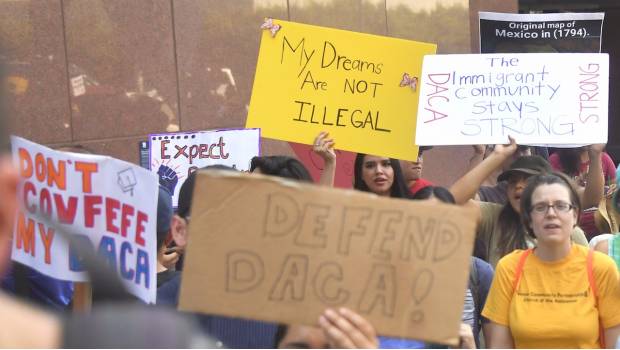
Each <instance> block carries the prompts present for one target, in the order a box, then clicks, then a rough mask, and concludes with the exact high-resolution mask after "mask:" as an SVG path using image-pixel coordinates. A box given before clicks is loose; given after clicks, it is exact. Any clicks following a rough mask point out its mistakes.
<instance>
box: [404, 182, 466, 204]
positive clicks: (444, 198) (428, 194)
mask: <svg viewBox="0 0 620 350" xmlns="http://www.w3.org/2000/svg"><path fill="white" fill-rule="evenodd" d="M433 197H435V198H437V199H438V200H439V201H441V202H442V203H450V204H456V200H455V199H454V196H453V195H452V193H450V191H449V190H448V189H447V188H445V187H441V186H426V187H424V188H422V189H421V190H419V191H418V192H416V193H415V195H413V199H429V198H433Z"/></svg>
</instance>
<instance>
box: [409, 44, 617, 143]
mask: <svg viewBox="0 0 620 350" xmlns="http://www.w3.org/2000/svg"><path fill="white" fill-rule="evenodd" d="M608 79H609V57H608V55H607V54H598V53H563V54H547V53H544V54H541V53H532V54H484V55H435V56H425V57H424V64H423V70H422V86H421V90H420V102H419V108H418V122H417V128H416V138H415V140H416V144H418V145H471V144H501V143H506V142H507V140H508V135H511V136H513V137H514V138H515V139H516V140H517V142H518V143H519V144H523V145H528V144H531V145H534V144H547V145H568V144H592V143H606V142H607V104H608V90H609V87H608Z"/></svg>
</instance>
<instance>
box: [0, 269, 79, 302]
mask: <svg viewBox="0 0 620 350" xmlns="http://www.w3.org/2000/svg"><path fill="white" fill-rule="evenodd" d="M0 287H1V288H2V289H3V290H5V291H7V292H8V293H11V294H14V295H17V296H19V297H22V298H25V299H27V300H30V301H33V302H34V303H36V304H38V305H41V306H44V307H47V308H51V309H54V310H58V311H64V310H67V309H68V308H69V305H70V304H71V301H72V300H73V282H69V281H62V280H58V279H55V278H52V277H49V276H46V275H44V274H42V273H40V272H38V271H37V270H34V269H32V268H30V267H28V266H26V265H23V264H20V263H16V262H14V263H13V265H12V268H11V270H10V271H9V273H8V274H7V275H6V276H5V277H4V278H3V279H2V280H0Z"/></svg>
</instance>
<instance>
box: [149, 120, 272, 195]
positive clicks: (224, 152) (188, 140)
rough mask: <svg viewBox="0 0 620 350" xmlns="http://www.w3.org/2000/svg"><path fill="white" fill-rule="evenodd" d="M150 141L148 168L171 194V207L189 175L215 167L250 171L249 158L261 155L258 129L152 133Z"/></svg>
mask: <svg viewBox="0 0 620 350" xmlns="http://www.w3.org/2000/svg"><path fill="white" fill-rule="evenodd" d="M149 141H150V165H151V167H150V169H151V171H154V172H156V173H157V175H158V176H159V179H160V183H161V184H162V185H163V186H165V187H166V188H168V190H169V192H170V193H172V194H173V196H172V205H173V206H174V207H176V206H177V203H178V200H179V190H180V189H181V185H182V184H183V182H185V180H186V179H187V177H188V176H189V174H191V173H192V172H194V171H196V170H197V169H200V168H203V167H206V166H208V165H214V164H221V165H227V166H229V167H232V168H235V169H238V170H240V171H249V170H250V161H251V160H252V158H253V157H255V156H259V155H260V129H223V130H212V131H198V132H180V133H166V134H153V135H149Z"/></svg>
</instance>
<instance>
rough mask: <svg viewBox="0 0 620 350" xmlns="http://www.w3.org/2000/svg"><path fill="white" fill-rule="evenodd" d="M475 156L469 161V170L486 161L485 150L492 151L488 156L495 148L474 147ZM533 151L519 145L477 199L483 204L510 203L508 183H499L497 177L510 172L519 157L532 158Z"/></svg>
mask: <svg viewBox="0 0 620 350" xmlns="http://www.w3.org/2000/svg"><path fill="white" fill-rule="evenodd" d="M473 148H474V156H473V157H472V158H471V159H470V161H469V169H470V170H471V169H473V168H474V167H475V166H476V165H478V164H480V162H482V160H483V159H484V158H483V157H484V155H485V149H486V150H490V151H489V152H488V154H486V155H487V156H488V155H490V154H491V152H492V151H493V147H490V146H487V147H485V146H484V145H474V146H473ZM531 155H532V150H531V148H530V147H529V146H524V145H517V150H516V151H515V153H513V154H512V156H511V157H510V158H507V159H506V160H505V161H504V162H503V163H502V166H501V168H500V169H498V171H496V172H494V174H493V175H491V176H489V177H488V178H487V179H486V180H485V182H484V183H483V185H482V186H480V189H479V190H478V193H477V194H476V195H477V197H476V199H477V200H479V201H481V202H491V203H497V204H501V205H504V204H506V202H507V201H508V196H507V195H506V190H507V189H508V183H507V182H506V181H497V180H496V179H497V176H499V174H501V173H502V172H504V171H506V170H508V168H509V167H510V164H512V162H514V161H515V160H517V158H519V157H523V156H531Z"/></svg>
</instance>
